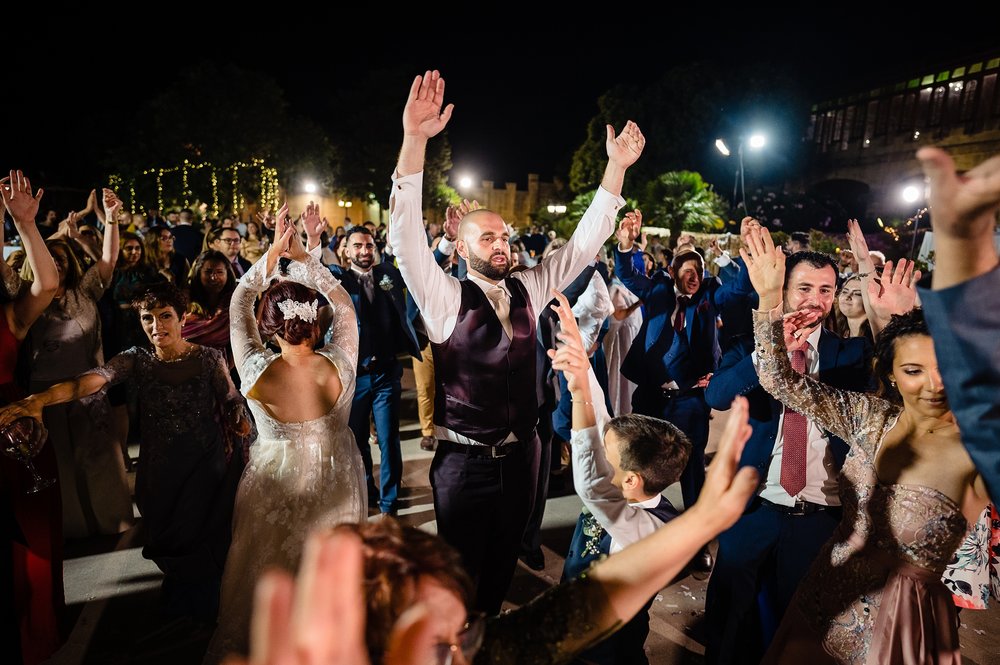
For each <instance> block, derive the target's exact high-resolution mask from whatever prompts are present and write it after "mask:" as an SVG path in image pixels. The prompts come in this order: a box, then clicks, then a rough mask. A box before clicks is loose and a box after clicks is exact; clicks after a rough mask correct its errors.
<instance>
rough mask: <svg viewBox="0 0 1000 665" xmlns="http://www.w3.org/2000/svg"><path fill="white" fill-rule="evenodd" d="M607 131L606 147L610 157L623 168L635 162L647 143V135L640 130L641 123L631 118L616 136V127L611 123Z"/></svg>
mask: <svg viewBox="0 0 1000 665" xmlns="http://www.w3.org/2000/svg"><path fill="white" fill-rule="evenodd" d="M607 132H608V137H607V140H606V141H605V147H606V148H607V151H608V159H609V160H610V161H612V162H614V163H615V164H617V165H618V166H619V167H621V168H623V169H627V168H628V167H630V166H632V165H633V164H635V162H636V160H638V159H639V156H640V155H642V149H643V148H644V147H645V145H646V137H645V136H643V135H642V132H641V131H639V125H637V124H635V123H634V122H632V121H631V120H629V121H628V122H626V123H625V127H624V129H622V133H621V134H619V135H618V136H615V128H614V127H612V126H611V125H607Z"/></svg>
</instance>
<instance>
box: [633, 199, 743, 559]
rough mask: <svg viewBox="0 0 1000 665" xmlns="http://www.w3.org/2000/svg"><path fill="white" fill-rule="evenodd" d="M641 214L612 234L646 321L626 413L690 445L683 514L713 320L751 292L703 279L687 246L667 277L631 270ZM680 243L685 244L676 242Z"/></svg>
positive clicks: (713, 346) (689, 495)
mask: <svg viewBox="0 0 1000 665" xmlns="http://www.w3.org/2000/svg"><path fill="white" fill-rule="evenodd" d="M641 226H642V212H640V211H639V210H636V211H634V212H630V213H628V214H627V215H626V216H625V219H623V220H622V223H621V226H620V228H619V229H618V247H617V249H616V256H615V274H616V275H617V276H618V278H619V279H620V280H621V281H622V283H623V284H624V285H625V287H626V288H628V290H629V291H631V292H632V293H634V294H635V295H636V297H637V298H639V299H640V300H642V301H643V302H644V303H645V304H646V314H645V317H644V319H643V322H642V327H641V328H640V329H639V334H638V335H637V336H636V338H635V340H634V341H633V342H632V348H631V349H629V352H628V354H627V355H626V356H625V359H624V360H623V361H622V366H621V372H622V375H623V376H625V377H626V378H627V379H628V380H629V381H632V382H633V383H634V384H636V389H635V392H634V393H633V395H632V410H633V412H634V413H639V414H642V415H644V416H651V417H653V418H659V419H660V420H666V421H668V422H670V423H673V424H674V425H675V426H677V427H678V428H679V429H680V430H681V431H682V432H684V433H685V434H686V435H687V437H688V439H690V440H691V455H690V457H689V458H688V462H687V466H686V467H685V468H684V472H683V473H682V474H681V494H682V495H683V497H684V507H685V508H687V507H689V506H692V505H694V502H695V501H696V500H697V499H698V494H699V493H700V492H701V487H702V485H703V484H704V483H705V447H706V445H708V421H709V415H710V410H709V408H708V405H707V404H706V403H705V386H707V385H708V381H709V379H710V378H711V376H712V372H714V371H715V368H716V367H717V366H718V364H719V358H720V356H721V355H722V354H721V351H720V350H719V338H718V332H717V331H718V327H717V326H716V320H717V319H718V317H719V310H720V308H722V307H724V306H726V305H728V304H731V303H733V302H736V301H744V300H746V299H747V298H748V297H749V295H750V294H751V293H752V292H753V288H752V287H751V285H750V281H749V279H747V278H746V271H745V270H742V271H740V272H739V273H738V276H737V277H736V278H735V279H732V280H729V281H727V282H726V283H725V284H720V283H719V281H718V280H717V279H715V278H710V279H705V278H704V270H705V266H704V260H703V259H702V257H701V255H700V254H699V253H698V252H696V251H694V250H693V249H692V247H693V246H692V245H690V244H688V245H686V247H687V249H685V248H684V246H680V245H679V246H678V249H677V253H676V255H675V256H674V258H673V261H672V262H671V264H670V267H669V268H668V272H667V273H664V272H663V271H656V272H655V273H653V274H652V275H651V276H649V277H647V276H645V275H643V274H642V273H641V272H639V271H637V270H636V269H635V264H634V263H633V262H632V260H631V258H632V256H631V255H632V247H633V245H634V244H635V241H636V238H638V237H639V233H640V227H641ZM681 239H682V240H683V239H684V237H683V236H682V238H681ZM694 565H695V567H696V568H698V569H699V570H702V571H704V572H708V571H709V570H711V568H712V557H711V555H710V554H709V552H708V549H707V548H705V549H703V550H702V552H701V553H700V554H699V556H697V557H695V561H694Z"/></svg>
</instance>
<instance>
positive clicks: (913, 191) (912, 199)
mask: <svg viewBox="0 0 1000 665" xmlns="http://www.w3.org/2000/svg"><path fill="white" fill-rule="evenodd" d="M903 200H904V201H906V202H907V203H916V202H917V201H919V200H920V189H919V188H918V187H917V186H916V185H907V186H906V187H904V188H903Z"/></svg>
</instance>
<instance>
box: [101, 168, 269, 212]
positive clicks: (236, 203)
mask: <svg viewBox="0 0 1000 665" xmlns="http://www.w3.org/2000/svg"><path fill="white" fill-rule="evenodd" d="M202 169H208V170H209V182H210V183H211V195H210V196H211V198H210V203H208V202H207V201H204V199H203V197H202V196H201V195H197V196H196V193H195V192H194V190H193V189H192V187H191V182H190V179H189V176H190V175H192V174H194V173H196V172H199V171H201V170H202ZM251 170H257V171H258V175H259V180H258V185H259V190H258V191H259V193H258V196H257V197H256V198H257V203H258V204H259V206H260V207H262V208H263V207H266V208H270V209H272V210H274V209H276V208H277V207H278V169H277V168H274V167H272V166H267V165H266V164H265V163H264V160H263V159H259V158H254V159H251V160H249V161H246V162H244V161H240V162H236V163H234V164H230V165H229V166H225V167H218V166H216V165H214V164H212V163H210V162H201V163H193V162H191V161H190V160H187V159H185V160H184V163H183V164H180V165H178V166H170V167H159V168H148V169H145V170H143V171H142V173H141V174H140V175H139V176H137V177H135V178H130V179H128V180H127V181H126V180H125V178H124V177H123V176H122V175H120V174H113V175H111V176H109V178H108V180H109V184H110V185H111V187H112V188H114V189H115V190H116V191H118V192H122V191H124V189H125V187H126V186H127V188H128V193H129V207H130V209H131V211H132V212H133V213H136V212H139V211H140V210H142V209H143V205H141V203H140V201H139V198H138V196H137V195H136V185H137V183H140V182H141V179H148V178H155V183H156V209H157V210H161V211H162V210H164V205H165V191H168V193H169V194H170V196H171V197H172V200H176V201H178V202H180V201H183V202H184V207H185V208H189V207H191V203H192V201H204V202H205V204H206V205H207V207H208V209H207V211H206V212H207V214H209V215H210V216H211V217H213V218H217V217H218V216H219V213H220V211H221V205H222V204H221V201H220V191H219V186H220V176H221V175H225V174H228V175H229V184H230V186H231V193H232V201H231V203H232V208H231V209H232V210H233V212H236V213H238V212H239V211H240V210H242V209H243V208H244V207H245V206H246V201H247V199H246V196H245V192H244V191H243V189H242V188H241V187H240V183H241V180H242V182H244V183H246V178H243V177H242V174H243V173H244V172H247V171H251ZM178 173H179V174H180V190H179V191H176V190H167V189H166V188H165V185H164V181H165V180H167V181H168V183H169V181H170V180H172V179H171V178H170V177H169V176H172V175H174V174H178ZM175 182H176V181H175ZM150 207H151V206H150Z"/></svg>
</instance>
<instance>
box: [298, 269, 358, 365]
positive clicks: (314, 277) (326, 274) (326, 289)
mask: <svg viewBox="0 0 1000 665" xmlns="http://www.w3.org/2000/svg"><path fill="white" fill-rule="evenodd" d="M288 279H291V280H294V281H296V282H299V283H300V284H304V285H305V286H308V287H309V288H310V289H313V290H315V291H319V292H320V293H322V294H323V295H324V296H325V297H326V299H327V300H329V301H330V307H331V308H333V324H332V332H331V335H330V342H329V344H327V345H326V346H325V347H323V349H322V351H323V352H324V353H330V352H332V351H333V350H334V349H337V350H339V351H340V353H341V354H343V356H344V359H345V360H346V361H347V364H348V365H349V366H350V367H351V368H352V369H353V368H354V367H356V366H357V364H358V321H357V318H356V315H355V313H354V303H353V302H352V301H351V296H350V294H348V293H347V291H346V290H345V289H344V287H343V286H341V285H340V280H338V279H337V278H336V277H334V276H333V274H331V273H330V270H329V269H328V268H327V267H326V266H324V265H323V264H322V263H320V261H319V259H317V258H316V257H315V256H312V255H310V256H309V258H308V259H306V260H305V261H292V263H291V264H290V265H289V266H288Z"/></svg>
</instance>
